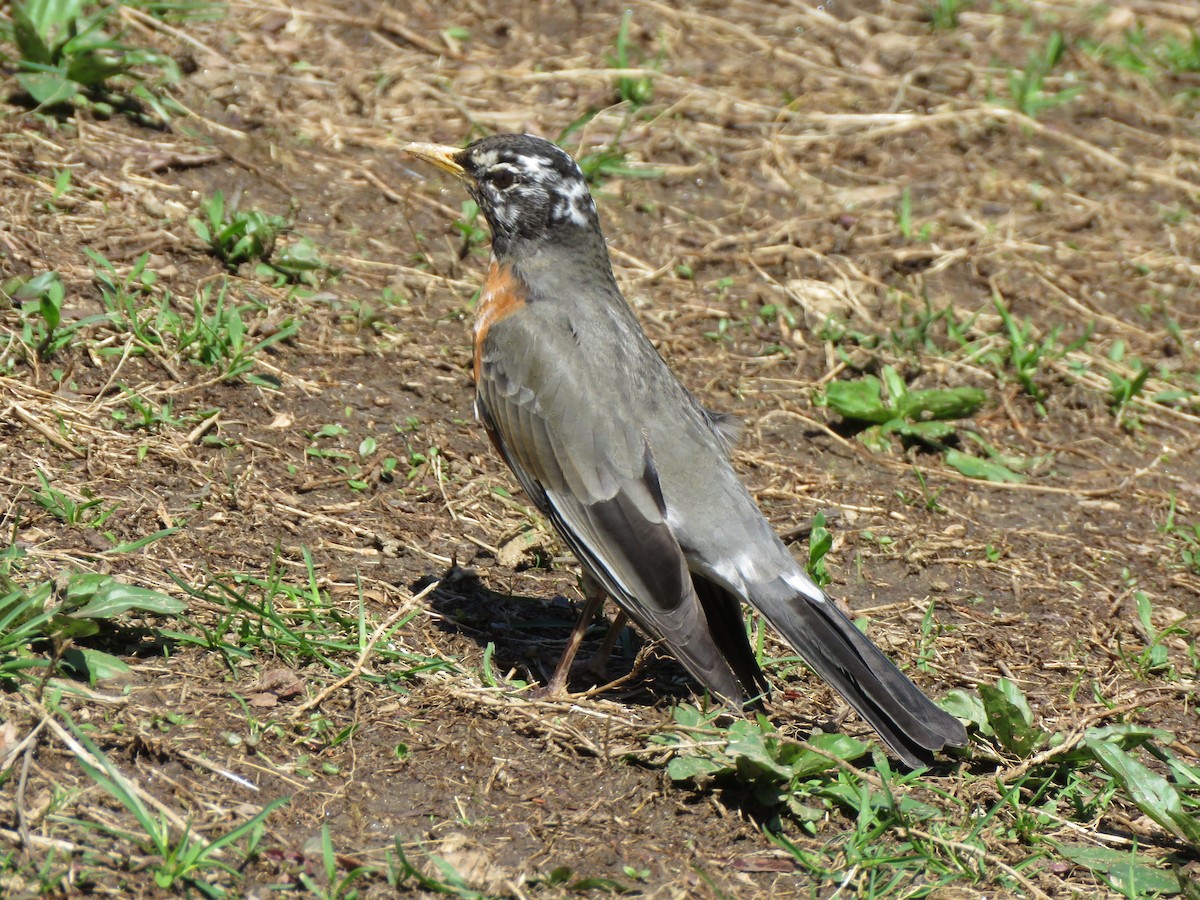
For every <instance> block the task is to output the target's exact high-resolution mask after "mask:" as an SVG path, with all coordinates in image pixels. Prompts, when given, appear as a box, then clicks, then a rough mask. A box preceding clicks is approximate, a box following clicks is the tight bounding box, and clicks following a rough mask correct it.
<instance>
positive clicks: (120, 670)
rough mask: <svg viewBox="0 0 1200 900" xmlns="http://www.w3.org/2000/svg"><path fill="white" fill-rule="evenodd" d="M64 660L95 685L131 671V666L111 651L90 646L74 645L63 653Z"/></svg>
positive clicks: (89, 682)
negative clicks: (94, 648)
mask: <svg viewBox="0 0 1200 900" xmlns="http://www.w3.org/2000/svg"><path fill="white" fill-rule="evenodd" d="M63 662H65V663H66V664H67V665H69V666H70V667H71V668H72V669H74V670H75V671H77V672H79V673H81V674H82V675H84V676H86V677H87V680H88V684H93V685H94V684H95V683H96V682H97V681H104V680H105V679H106V678H115V677H117V676H118V675H124V674H126V673H128V672H129V671H130V669H129V666H127V665H125V663H123V662H122V661H121V660H119V659H117V657H115V656H113V655H112V654H111V653H104V652H103V651H100V650H93V649H91V648H89V647H72V648H71V649H69V650H68V651H67V652H66V653H64V654H63Z"/></svg>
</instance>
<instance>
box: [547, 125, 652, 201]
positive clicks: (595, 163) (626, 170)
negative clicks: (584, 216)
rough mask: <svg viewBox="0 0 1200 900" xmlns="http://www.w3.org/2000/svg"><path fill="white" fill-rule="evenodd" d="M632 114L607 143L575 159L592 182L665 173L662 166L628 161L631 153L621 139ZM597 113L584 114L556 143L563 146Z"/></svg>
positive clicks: (648, 176)
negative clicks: (653, 166) (630, 163)
mask: <svg viewBox="0 0 1200 900" xmlns="http://www.w3.org/2000/svg"><path fill="white" fill-rule="evenodd" d="M630 115H631V113H627V114H626V116H625V119H624V121H623V122H622V123H621V127H620V128H618V129H617V132H616V134H614V135H613V137H612V140H610V141H609V142H608V144H607V146H605V147H602V148H600V149H599V150H591V151H588V152H587V153H580V154H577V155H576V156H575V162H576V163H578V165H579V169H580V171H582V172H583V177H584V178H586V179H587V181H588V183H589V184H593V185H599V184H602V183H603V182H604V180H605V179H607V178H658V177H660V176H661V175H662V173H661V172H660V171H659V170H658V169H652V168H643V167H634V166H630V165H629V164H628V163H627V161H626V160H627V158H628V153H627V152H626V151H625V150H623V149H621V138H622V136H623V135H624V133H625V129H626V127H628V125H629V122H630ZM595 116H596V110H589V111H588V112H586V113H584V114H583V115H582V116H580V117H579V118H578V119H576V120H575V121H574V122H572V123H571V124H570V125H568V126H567V127H566V128H564V129H563V130H562V131H561V132H560V133H559V135H558V140H557V141H556V143H558V144H559V145H560V146H561V145H562V144H563V142H564V141H565V140H566V139H567V138H569V137H570V136H571V135H572V134H574V133H575V132H576V131H578V130H579V129H581V128H583V126H584V125H586V124H587V123H588V122H590V121H591V120H592V119H593V118H595Z"/></svg>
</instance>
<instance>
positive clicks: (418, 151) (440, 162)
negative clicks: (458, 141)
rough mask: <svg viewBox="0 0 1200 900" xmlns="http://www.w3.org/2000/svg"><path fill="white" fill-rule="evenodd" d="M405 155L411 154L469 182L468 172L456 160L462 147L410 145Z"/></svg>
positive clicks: (406, 147)
mask: <svg viewBox="0 0 1200 900" xmlns="http://www.w3.org/2000/svg"><path fill="white" fill-rule="evenodd" d="M404 152H405V153H411V154H412V155H413V156H415V157H416V158H417V159H423V160H425V162H431V163H433V164H434V165H435V166H437V167H438V168H439V169H442V170H443V171H446V172H449V173H450V174H451V175H453V176H454V177H455V178H457V179H459V180H460V181H469V180H470V178H469V176H468V175H467V170H466V169H464V168H463V167H462V166H461V165H460V164H459V162H458V160H457V159H456V158H455V157H457V156H458V154H460V153H461V152H462V148H461V147H447V146H445V145H444V144H415V143H414V144H408V145H407V146H405V147H404Z"/></svg>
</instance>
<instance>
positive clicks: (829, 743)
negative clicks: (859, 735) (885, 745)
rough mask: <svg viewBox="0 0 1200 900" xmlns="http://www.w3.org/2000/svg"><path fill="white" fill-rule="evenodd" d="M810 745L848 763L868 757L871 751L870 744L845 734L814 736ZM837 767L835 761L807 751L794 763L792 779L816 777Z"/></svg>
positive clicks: (809, 740)
mask: <svg viewBox="0 0 1200 900" xmlns="http://www.w3.org/2000/svg"><path fill="white" fill-rule="evenodd" d="M808 743H810V744H812V745H813V746H814V747H816V748H817V749H819V750H824V751H825V752H826V753H828V754H830V755H831V756H834V757H836V758H838V759H842V760H845V761H846V762H850V761H851V760H854V759H858V758H859V757H861V756H864V755H866V753H867V752H869V751H870V749H871V747H870V745H869V744H864V743H863V742H862V741H859V740H856V739H855V738H852V737H850V736H849V735H845V734H814V735H812V736H811V737H809V739H808ZM835 765H836V763H835V762H833V760H830V759H828V758H826V757H825V756H823V755H822V754H820V753H814V752H812V751H811V750H807V749H805V750H804V752H803V753H801V754H800V756H799V757H798V758H797V759H796V760H794V761H793V762H792V778H793V780H795V779H797V778H807V777H809V776H810V775H816V774H818V773H819V772H824V771H825V770H827V769H831V768H833V766H835Z"/></svg>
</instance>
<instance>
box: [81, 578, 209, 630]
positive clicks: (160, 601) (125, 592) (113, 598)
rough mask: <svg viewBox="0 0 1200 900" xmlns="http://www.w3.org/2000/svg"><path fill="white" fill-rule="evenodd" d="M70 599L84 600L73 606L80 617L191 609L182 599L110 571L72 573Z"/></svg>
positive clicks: (168, 614)
mask: <svg viewBox="0 0 1200 900" xmlns="http://www.w3.org/2000/svg"><path fill="white" fill-rule="evenodd" d="M67 600H68V602H72V601H74V602H82V603H83V604H84V605H83V606H81V607H79V608H78V609H73V610H70V615H71V616H73V617H75V618H77V619H111V618H115V617H116V616H119V615H120V614H121V613H124V612H128V611H129V610H131V609H137V610H142V611H144V612H149V613H154V614H155V615H160V616H174V615H178V614H179V613H181V612H183V611H184V610H185V609H187V604H186V603H184V602H183V601H182V600H176V599H175V598H173V597H168V596H167V595H166V594H160V593H159V592H158V591H152V590H149V589H147V588H142V587H136V586H134V585H131V584H122V583H121V582H119V581H117V580H116V579H114V578H113V577H112V576H110V575H91V574H88V575H79V574H76V575H72V576H71V579H70V582H69V583H68V585H67Z"/></svg>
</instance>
